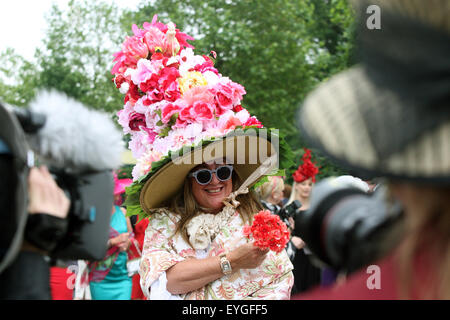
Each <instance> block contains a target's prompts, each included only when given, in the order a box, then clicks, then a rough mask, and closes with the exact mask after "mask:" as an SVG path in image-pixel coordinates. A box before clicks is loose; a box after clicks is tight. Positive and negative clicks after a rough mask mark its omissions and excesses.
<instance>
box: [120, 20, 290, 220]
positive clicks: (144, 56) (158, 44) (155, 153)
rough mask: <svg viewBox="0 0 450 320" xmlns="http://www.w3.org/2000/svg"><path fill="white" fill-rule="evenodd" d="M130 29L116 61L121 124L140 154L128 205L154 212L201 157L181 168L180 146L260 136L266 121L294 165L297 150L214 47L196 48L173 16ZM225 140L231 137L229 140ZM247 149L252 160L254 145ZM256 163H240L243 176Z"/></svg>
mask: <svg viewBox="0 0 450 320" xmlns="http://www.w3.org/2000/svg"><path fill="white" fill-rule="evenodd" d="M132 30H133V35H132V36H127V37H126V39H125V42H124V43H123V45H122V51H120V52H118V53H116V54H115V59H114V61H115V65H114V67H113V69H112V74H113V75H114V83H115V85H116V87H117V88H118V89H119V90H120V92H121V93H123V94H125V100H124V104H125V105H124V108H123V109H122V110H120V111H119V112H118V117H119V123H120V125H121V126H122V127H123V132H124V133H125V134H130V135H131V140H130V142H129V148H130V149H131V151H132V154H133V157H134V158H135V159H136V165H135V166H134V168H133V171H132V175H133V180H134V183H133V185H132V186H131V187H130V188H128V190H127V195H128V198H127V202H126V204H127V211H130V212H131V213H132V214H141V213H142V210H144V211H146V212H149V211H150V210H151V209H152V208H156V206H159V205H162V204H163V203H164V201H165V200H167V199H168V198H170V197H171V196H173V195H174V193H176V192H177V190H179V188H180V187H181V185H182V183H183V180H184V178H185V176H186V175H187V172H189V170H191V169H192V168H193V167H194V166H195V165H193V164H190V165H179V166H177V168H175V167H174V166H173V164H174V163H173V161H172V160H173V159H174V156H173V155H174V154H177V155H179V156H184V157H185V158H186V153H187V152H188V151H189V152H190V151H193V150H194V149H196V150H197V149H199V147H200V149H203V148H204V147H205V146H206V145H208V144H210V143H213V142H214V143H215V145H216V146H219V145H221V143H222V142H218V140H220V139H223V138H226V137H233V139H236V137H237V136H238V135H241V136H242V135H248V136H257V137H260V136H261V135H260V134H259V132H260V130H261V129H264V130H265V137H264V138H262V139H263V140H264V141H269V142H268V143H269V146H268V147H269V149H270V148H272V149H273V144H274V143H273V142H274V141H273V137H274V136H276V140H277V141H276V143H277V155H278V167H281V168H283V167H285V166H286V165H287V166H290V162H289V161H290V160H289V157H290V156H291V152H290V149H289V147H288V146H287V144H285V142H284V140H283V139H282V137H281V136H280V135H279V132H278V130H276V129H266V128H264V127H263V125H262V124H261V122H260V121H259V120H258V119H257V118H256V117H254V116H251V115H250V113H249V112H248V111H247V110H246V109H245V108H244V107H243V106H242V99H243V96H244V95H245V94H246V91H245V88H244V87H243V86H242V85H240V84H239V83H236V82H234V81H232V80H231V79H230V78H228V77H225V76H223V75H222V74H220V73H219V71H218V70H217V69H216V68H215V66H214V61H215V58H216V54H215V52H214V51H211V53H210V54H209V55H196V54H194V50H193V48H194V47H193V46H192V45H191V44H190V43H188V41H189V40H194V39H193V38H192V37H191V36H189V35H187V34H185V33H183V32H181V31H180V30H178V29H176V26H175V25H174V24H173V23H171V22H170V23H168V24H167V25H166V24H163V23H161V22H158V21H157V16H156V15H155V16H154V17H153V20H152V22H151V23H148V22H145V23H144V24H143V29H140V28H139V27H138V26H137V25H133V27H132ZM249 131H251V134H248V132H249ZM249 139H250V140H252V139H253V140H252V141H250V140H248V141H247V144H252V143H254V142H255V141H257V140H254V139H255V138H254V137H253V138H250V137H249ZM225 145H228V143H225V142H223V144H222V146H225ZM186 148H187V149H186ZM180 150H183V151H181V152H180ZM186 150H187V151H186ZM278 150H280V152H278ZM281 151H282V152H281ZM246 154H247V155H246V157H247V160H248V158H249V156H250V154H249V153H248V150H247V153H246ZM272 155H273V154H272ZM225 156H226V155H225ZM257 164H258V163H256V164H253V166H250V167H249V166H248V163H247V164H246V163H242V164H241V165H239V166H237V168H236V171H237V172H238V173H240V174H241V175H242V177H241V178H242V179H244V180H245V179H246V178H247V177H248V176H249V175H250V174H251V173H252V171H254V170H255V168H256V167H255V165H257ZM263 176H264V175H263ZM156 181H160V183H157V182H156ZM144 186H145V188H143V187H144ZM158 188H162V189H164V190H158ZM141 191H142V194H141ZM147 192H149V193H152V195H151V197H149V196H147ZM149 199H151V200H149Z"/></svg>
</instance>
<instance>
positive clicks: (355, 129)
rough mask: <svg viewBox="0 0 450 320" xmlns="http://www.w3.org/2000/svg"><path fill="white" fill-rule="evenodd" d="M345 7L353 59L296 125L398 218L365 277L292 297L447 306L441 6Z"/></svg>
mask: <svg viewBox="0 0 450 320" xmlns="http://www.w3.org/2000/svg"><path fill="white" fill-rule="evenodd" d="M353 2H354V4H355V8H356V14H357V17H358V18H359V19H358V23H357V25H356V27H357V31H358V33H359V36H358V41H359V42H358V48H359V50H360V52H361V58H362V59H361V62H360V63H359V64H358V65H356V66H354V67H352V68H351V69H349V70H346V71H344V72H341V73H340V74H337V75H335V76H334V77H332V78H331V79H330V80H328V81H327V82H325V83H323V84H321V85H320V86H319V87H318V88H317V89H316V90H314V91H313V92H312V93H310V94H309V95H308V96H307V97H306V99H305V101H304V104H303V107H302V110H301V111H300V113H299V122H298V123H299V128H300V131H301V133H302V135H303V136H304V137H306V141H307V143H308V144H309V145H311V146H313V147H315V148H317V149H318V150H320V151H322V152H324V153H325V154H327V155H329V156H331V157H333V158H334V159H335V160H336V161H339V163H340V164H341V166H343V167H344V168H345V169H347V170H349V171H350V170H351V172H352V174H354V175H356V176H366V174H370V175H372V176H376V177H384V178H385V179H386V185H387V187H388V190H389V194H388V197H387V198H386V203H387V204H389V203H390V202H389V200H390V198H392V199H393V200H394V201H399V202H400V203H401V204H402V207H403V214H402V221H401V223H400V224H398V225H395V226H393V227H392V229H391V234H389V235H387V236H385V237H384V238H383V239H382V243H381V244H380V248H388V250H386V252H385V253H384V255H383V256H382V257H380V258H379V259H378V260H376V261H374V262H373V263H372V264H371V265H372V266H375V267H376V268H375V269H374V270H372V271H371V273H370V274H368V270H369V269H368V268H367V269H366V268H364V267H363V268H362V269H361V270H360V271H357V272H355V273H353V274H352V275H351V276H349V277H348V278H347V280H346V282H345V284H343V285H341V286H338V287H333V288H331V289H322V290H317V291H314V292H311V293H307V294H303V295H297V296H295V297H293V298H294V299H364V300H368V299H382V300H393V299H443V300H448V299H450V238H449V235H450V232H449V231H450V198H449V194H450V166H449V164H450V148H449V146H450V97H449V92H450V90H449V88H450V87H449V83H450V75H449V72H448V70H450V69H449V68H450V65H449V56H450V47H449V43H450V23H449V19H448V15H449V12H450V1H448V0H435V1H422V0H397V1H387V0H370V1H353ZM369 6H377V7H378V8H379V10H380V11H381V19H382V21H381V23H382V25H381V29H379V30H371V29H369V28H367V23H366V21H367V13H366V12H367V8H368V7H369ZM337 93H339V94H337ZM390 201H392V200H390Z"/></svg>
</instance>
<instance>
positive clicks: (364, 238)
mask: <svg viewBox="0 0 450 320" xmlns="http://www.w3.org/2000/svg"><path fill="white" fill-rule="evenodd" d="M387 195H388V194H387V189H386V187H385V186H383V185H381V186H380V187H378V188H377V190H376V191H375V192H374V193H372V194H368V193H367V192H365V191H363V190H361V189H360V188H357V187H355V186H354V185H351V184H345V183H339V182H338V180H337V179H335V178H328V179H325V180H323V181H321V182H319V183H317V184H316V185H315V186H314V188H313V190H312V193H311V202H310V208H309V209H308V210H307V211H305V212H304V213H303V214H302V215H300V216H298V217H297V219H296V225H295V233H296V235H298V236H299V237H301V238H302V239H303V240H304V241H305V242H306V243H307V244H308V248H309V249H310V250H311V252H312V253H313V255H314V256H315V258H317V259H318V260H319V261H321V262H322V263H324V264H325V265H328V266H330V267H332V268H333V269H335V270H336V271H344V272H347V273H352V272H354V271H356V270H359V269H361V268H362V267H364V266H366V265H368V264H370V263H372V262H374V261H375V260H376V259H378V258H380V257H382V256H383V255H384V254H385V253H386V252H387V250H389V249H391V248H392V246H393V245H394V244H395V243H397V241H398V237H395V236H393V235H392V233H391V231H392V230H393V228H394V227H395V226H398V227H401V222H402V217H403V210H402V207H401V206H400V204H399V203H398V202H394V201H392V200H388V196H387ZM387 236H390V237H392V238H391V239H390V240H391V241H390V242H389V243H390V245H386V241H385V240H386V237H387Z"/></svg>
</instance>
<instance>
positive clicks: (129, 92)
mask: <svg viewBox="0 0 450 320" xmlns="http://www.w3.org/2000/svg"><path fill="white" fill-rule="evenodd" d="M370 3H371V4H376V5H378V6H380V7H381V8H382V12H383V28H382V30H377V31H376V32H372V30H369V29H368V28H366V27H365V24H364V23H363V22H361V21H360V22H359V24H358V32H359V38H358V41H359V43H358V44H359V46H360V49H361V52H362V61H361V63H360V64H358V65H356V66H355V67H353V68H351V69H350V70H346V71H344V72H342V73H340V74H338V75H336V76H334V77H332V78H331V79H330V80H328V81H326V82H324V83H323V84H321V85H320V86H319V87H318V88H317V89H315V90H314V91H312V92H311V93H310V94H309V95H308V96H307V98H306V99H305V101H304V104H303V106H302V108H301V110H300V112H299V114H298V126H299V131H300V132H301V134H302V136H303V137H304V138H305V141H306V143H307V145H308V146H310V149H308V148H304V151H303V156H302V158H301V160H300V161H299V162H298V163H296V166H297V170H296V171H295V172H294V173H293V174H292V176H286V175H284V176H283V175H280V170H279V169H286V168H282V166H283V165H284V164H286V163H289V161H291V162H292V158H289V156H290V155H292V153H291V152H289V151H288V150H287V148H289V146H288V145H287V144H286V142H285V141H284V140H283V138H282V137H280V136H278V135H277V136H276V137H275V136H274V135H273V132H271V131H270V129H267V128H265V127H264V126H263V125H262V124H261V123H260V122H259V120H258V119H256V117H254V116H251V115H250V113H249V112H248V111H247V110H245V109H244V108H243V107H242V106H241V99H242V96H243V95H244V94H245V90H244V88H243V86H241V85H240V84H238V83H235V82H233V81H231V80H230V79H229V78H227V77H223V76H222V75H221V74H220V73H219V72H218V70H217V69H215V66H214V62H213V60H212V59H210V58H209V57H207V56H197V55H195V54H194V53H193V50H192V46H191V45H190V44H189V43H188V42H187V40H192V39H191V37H190V36H188V35H187V34H185V33H182V32H180V31H179V30H178V29H176V28H175V26H174V25H173V24H172V23H169V24H167V25H165V24H162V23H161V22H158V21H157V17H156V16H155V17H154V19H153V20H152V22H151V23H146V24H144V29H139V28H138V27H137V26H134V27H133V32H134V36H132V37H127V38H126V40H125V42H124V45H123V50H122V51H121V52H119V53H117V54H116V55H115V56H116V59H115V63H116V64H115V66H114V68H113V71H112V73H113V75H114V81H115V85H116V86H117V88H118V89H119V90H120V91H121V92H122V93H125V94H126V98H125V106H124V109H123V110H121V111H120V112H119V113H118V116H119V123H120V124H121V125H122V127H123V129H124V133H128V134H130V136H131V142H130V148H131V149H132V152H133V154H134V155H135V156H136V158H137V164H136V166H135V167H134V170H133V173H132V176H133V179H132V180H131V179H130V180H124V179H119V178H117V176H116V177H115V191H114V195H115V196H116V202H115V203H114V204H111V205H112V208H111V222H110V231H109V240H108V243H107V252H106V255H105V257H104V259H103V260H101V261H65V262H62V261H56V262H55V264H54V267H52V268H51V270H50V276H49V278H50V282H49V285H51V289H52V290H51V292H52V295H53V298H54V299H93V300H115V299H117V300H130V299H145V300H147V299H148V300H184V299H199V300H204V299H208V300H232V299H234V300H236V299H238V300H252V299H271V300H289V299H294V300H296V299H449V298H450V292H449V289H450V282H449V281H450V274H449V270H450V268H449V266H450V250H449V243H450V242H449V239H448V235H449V230H450V225H449V221H450V220H449V218H448V217H449V214H450V202H449V200H448V199H449V198H448V194H449V181H450V167H449V163H450V148H449V146H450V121H449V119H450V118H449V115H450V113H449V111H448V110H450V109H449V108H448V103H449V95H448V93H449V92H450V91H449V90H448V89H449V87H448V79H447V78H448V75H447V74H445V71H447V70H443V69H442V68H445V67H448V56H449V55H448V54H449V53H450V52H449V50H448V43H449V42H448V40H449V33H450V24H449V23H448V21H449V20H448V13H449V10H450V6H449V2H448V1H447V0H436V1H426V2H425V1H422V0H398V1H395V2H394V1H387V0H373V1H370ZM367 5H368V2H367V1H355V8H356V13H357V15H358V17H359V18H360V19H364V17H365V14H366V13H365V8H366V7H367ZM419 46H420V48H419ZM155 70H156V71H155ZM440 70H443V72H440ZM337 93H339V94H337ZM194 146H195V148H194ZM181 147H187V149H186V148H185V149H183V153H181V154H178V157H173V154H174V153H175V151H177V150H179V149H181ZM261 150H264V151H265V152H266V153H265V154H264V152H261ZM312 151H314V154H313V153H312ZM315 152H317V153H321V154H323V155H325V156H328V157H329V158H330V159H333V160H334V161H336V163H337V164H339V165H341V166H342V168H344V169H345V170H347V171H348V172H350V173H351V174H352V175H345V176H342V177H337V178H336V179H334V180H333V181H332V182H330V184H329V186H331V187H330V188H332V187H333V186H335V185H338V184H342V185H345V186H346V188H344V189H342V190H340V191H339V192H336V193H334V194H332V196H327V197H325V196H324V194H325V193H326V192H328V191H327V189H326V188H325V189H321V190H320V191H318V190H319V189H318V188H317V185H316V183H318V182H319V179H318V178H319V177H320V179H324V178H329V177H326V176H324V175H323V174H322V173H321V172H320V168H319V167H318V166H317V164H316V163H315V162H314V161H313V159H314V155H315ZM194 159H195V160H194ZM198 159H201V161H197V160H198ZM275 172H276V173H275ZM44 174H45V172H44ZM368 177H370V178H373V177H383V178H384V180H380V181H382V184H383V188H386V189H387V190H388V191H387V196H386V198H385V199H384V200H385V201H386V208H391V207H390V205H391V204H392V203H394V201H398V202H399V203H401V206H402V220H401V223H399V224H396V225H395V226H393V227H392V228H391V229H390V230H389V232H388V233H387V236H386V237H384V238H383V239H381V240H380V241H379V242H377V243H376V245H379V246H380V247H383V248H384V247H386V248H389V250H388V249H386V251H384V254H383V255H382V256H379V257H374V260H373V261H372V263H373V264H374V265H376V266H378V267H379V268H381V269H382V270H383V273H382V275H381V277H383V287H382V288H376V289H377V290H374V289H373V288H372V287H371V286H369V285H368V281H367V278H368V275H367V272H366V269H364V268H363V266H361V269H360V270H359V271H356V272H354V273H351V274H347V273H346V272H345V270H337V269H336V268H334V267H332V266H330V265H329V264H327V263H326V261H324V260H327V259H324V255H325V253H324V252H323V251H321V250H320V245H324V246H329V243H328V242H329V241H331V240H333V239H331V240H330V239H329V238H327V232H328V230H327V229H326V227H324V225H320V224H319V222H318V221H319V220H314V221H313V223H312V224H311V225H310V227H311V229H310V230H309V232H312V231H311V230H313V231H314V232H316V233H319V234H320V237H321V242H322V243H321V244H318V243H311V242H309V240H307V239H306V238H304V237H303V233H302V232H301V229H302V228H303V227H304V221H305V219H306V218H305V217H306V216H307V215H309V217H310V216H311V215H312V214H315V217H314V218H315V219H324V220H326V221H331V220H333V219H335V217H336V216H333V214H337V213H336V212H337V211H338V209H336V207H334V205H335V203H336V202H337V199H338V197H337V196H338V195H339V196H342V195H345V194H350V193H349V192H350V191H349V190H350V189H351V190H352V192H354V194H357V195H358V196H360V197H364V199H368V198H366V197H370V195H375V194H377V189H378V185H377V183H378V182H380V181H377V180H367V181H364V180H365V179H368ZM125 186H130V188H127V192H126V197H127V205H126V206H125V205H123V203H122V200H123V197H124V196H125ZM253 186H256V187H255V188H253ZM53 187H54V188H55V186H53ZM356 189H357V191H354V190H356ZM323 190H325V191H323ZM58 194H59V197H61V196H62V195H61V194H60V193H58ZM352 194H353V193H352ZM320 197H323V199H326V201H325V200H324V201H322V202H320V203H319V204H318V203H317V202H318V201H319V199H320ZM323 199H322V200H323ZM65 206H67V203H66V204H65ZM41 208H42V207H40V208H38V209H35V210H38V211H39V212H42V210H41ZM292 208H294V210H292V211H291V210H290V209H292ZM383 208H384V207H383ZM58 209H60V208H58ZM33 210H34V209H33ZM127 210H128V212H127ZM349 210H350V209H349ZM62 211H64V210H62ZM65 211H67V208H66V209H65ZM267 211H269V213H271V215H268V214H267V213H266V212H267ZM363 211H364V210H363ZM369 211H370V210H367V212H369ZM367 212H362V214H361V212H359V213H358V210H356V209H355V215H354V216H353V218H354V217H357V216H364V214H366V213H367ZM50 213H52V214H57V213H54V212H50ZM256 215H258V219H265V220H264V222H263V223H260V224H259V225H255V223H256V221H257V219H256V218H255V217H256ZM386 215H389V210H388V209H386ZM129 216H133V218H130V217H129ZM136 217H137V218H136ZM275 217H276V218H275ZM258 221H261V220H258ZM333 221H334V222H335V221H336V220H333ZM320 222H321V221H320ZM346 223H347V224H348V223H349V220H348V219H347V220H346V219H344V220H343V221H342V224H343V225H345V224H346ZM374 223H376V222H374ZM326 226H328V225H326ZM250 227H251V228H250ZM249 230H253V231H252V232H253V233H250V231H249ZM362 231H363V230H362ZM393 239H396V240H395V241H394V240H393ZM257 240H258V241H257ZM351 240H352V239H345V238H343V239H339V241H349V242H348V243H344V244H341V245H342V246H343V247H345V248H346V250H350V251H351V249H352V245H355V246H356V244H355V243H352V242H351ZM335 254H336V255H337V254H338V253H335ZM325 258H326V257H325ZM136 261H138V263H137V264H136V263H135V264H133V263H132V262H136ZM58 263H59V264H58ZM133 266H134V267H133ZM69 283H71V284H73V285H72V286H68V284H69Z"/></svg>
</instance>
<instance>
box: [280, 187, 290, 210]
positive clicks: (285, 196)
mask: <svg viewBox="0 0 450 320" xmlns="http://www.w3.org/2000/svg"><path fill="white" fill-rule="evenodd" d="M291 192H292V186H291V185H290V184H287V183H286V181H284V189H283V200H281V206H282V207H284V206H285V205H286V203H288V201H289V197H290V196H291Z"/></svg>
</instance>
